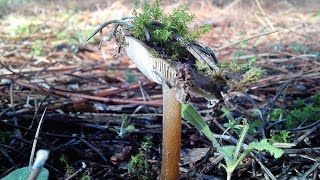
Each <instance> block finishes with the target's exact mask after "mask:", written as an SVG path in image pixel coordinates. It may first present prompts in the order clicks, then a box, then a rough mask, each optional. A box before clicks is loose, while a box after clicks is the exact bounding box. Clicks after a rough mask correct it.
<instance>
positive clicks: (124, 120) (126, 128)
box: [110, 114, 135, 137]
mask: <svg viewBox="0 0 320 180" xmlns="http://www.w3.org/2000/svg"><path fill="white" fill-rule="evenodd" d="M110 130H111V131H114V132H116V133H117V134H118V135H119V136H120V137H123V136H124V134H125V133H129V132H132V131H134V130H135V127H134V126H133V125H131V124H129V123H128V115H127V114H122V115H121V125H120V127H119V128H117V127H114V128H110Z"/></svg>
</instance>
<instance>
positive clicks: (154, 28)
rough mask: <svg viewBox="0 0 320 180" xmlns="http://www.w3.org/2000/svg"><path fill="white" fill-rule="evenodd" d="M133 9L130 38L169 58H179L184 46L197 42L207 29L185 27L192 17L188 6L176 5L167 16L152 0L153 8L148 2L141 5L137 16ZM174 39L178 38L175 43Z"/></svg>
mask: <svg viewBox="0 0 320 180" xmlns="http://www.w3.org/2000/svg"><path fill="white" fill-rule="evenodd" d="M134 7H135V8H134V12H133V15H134V16H135V18H134V20H133V24H134V27H133V28H132V30H131V32H132V34H133V36H135V37H136V38H138V39H139V40H141V41H144V42H146V43H147V44H148V45H150V46H151V47H156V49H157V50H158V51H164V53H166V54H167V55H169V56H171V58H173V59H179V57H180V58H181V56H182V54H183V51H182V49H183V48H182V47H183V46H184V45H186V44H187V43H188V42H191V41H194V40H197V39H198V38H200V36H201V35H203V34H205V33H206V32H208V31H209V30H210V27H209V26H208V25H202V26H200V27H198V28H196V29H190V28H189V27H188V25H189V24H190V23H191V22H193V21H194V18H195V16H194V15H193V14H192V13H190V11H189V6H188V5H186V4H184V5H180V6H179V7H178V8H176V9H174V10H173V11H172V13H171V14H165V13H164V10H163V9H162V8H161V6H160V1H159V0H155V2H154V4H153V5H151V4H150V2H144V3H143V4H142V5H141V10H142V11H141V13H138V6H137V5H135V6H134ZM147 34H148V35H147ZM148 36H150V37H148ZM175 37H179V38H181V39H180V40H179V41H177V40H176V38H175Z"/></svg>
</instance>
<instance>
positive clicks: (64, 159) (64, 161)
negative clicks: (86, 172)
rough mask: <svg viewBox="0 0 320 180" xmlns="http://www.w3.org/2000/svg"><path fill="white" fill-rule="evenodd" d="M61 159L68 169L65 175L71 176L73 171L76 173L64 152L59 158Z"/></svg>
mask: <svg viewBox="0 0 320 180" xmlns="http://www.w3.org/2000/svg"><path fill="white" fill-rule="evenodd" d="M59 161H60V162H61V163H62V164H64V166H65V170H66V174H65V176H66V177H68V176H70V175H71V174H72V173H74V168H73V167H72V166H71V165H70V164H69V162H68V159H67V157H66V156H65V155H64V154H62V155H61V156H60V158H59Z"/></svg>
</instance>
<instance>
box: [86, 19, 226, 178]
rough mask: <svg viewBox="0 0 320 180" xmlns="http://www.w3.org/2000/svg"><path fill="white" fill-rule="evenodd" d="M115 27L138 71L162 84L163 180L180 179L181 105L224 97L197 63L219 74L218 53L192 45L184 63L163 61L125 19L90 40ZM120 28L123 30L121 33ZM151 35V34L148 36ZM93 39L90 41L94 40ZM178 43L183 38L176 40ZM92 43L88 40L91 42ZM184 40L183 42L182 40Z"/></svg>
mask: <svg viewBox="0 0 320 180" xmlns="http://www.w3.org/2000/svg"><path fill="white" fill-rule="evenodd" d="M111 23H114V24H115V26H114V31H113V32H112V34H111V35H113V36H114V38H115V39H116V41H117V43H118V45H119V46H120V47H122V48H124V49H125V51H126V53H127V55H128V56H129V58H130V59H131V60H132V61H133V62H134V63H135V64H136V65H137V68H138V69H139V70H140V71H141V72H142V73H143V74H144V75H145V76H146V77H147V78H148V79H150V80H152V81H154V82H156V83H158V84H161V85H162V91H163V142H162V165H161V179H178V178H179V160H180V143H181V103H184V102H186V101H188V100H189V98H190V94H189V93H190V92H192V93H196V94H199V95H201V96H203V97H205V98H207V99H209V100H213V99H216V96H219V97H220V96H221V94H220V90H222V89H223V87H224V84H223V83H222V82H220V81H213V78H212V77H211V76H208V75H206V74H203V73H200V72H197V70H196V69H195V65H194V64H195V61H200V62H201V63H203V64H205V65H206V66H208V67H209V68H211V69H212V70H213V71H216V70H218V67H217V66H216V63H217V60H216V58H215V55H214V53H213V52H212V51H211V50H210V48H208V47H207V46H205V45H202V44H200V43H198V42H190V43H188V44H186V45H185V47H184V53H185V54H187V57H189V58H186V59H187V60H186V61H184V62H178V61H173V60H171V59H170V58H165V57H161V55H159V54H157V53H156V51H155V50H154V49H153V48H151V47H150V46H148V45H147V44H146V43H144V42H142V41H140V40H139V39H137V38H135V37H133V36H132V35H131V34H130V28H129V29H128V27H130V26H131V27H132V26H133V24H131V22H125V21H124V19H121V20H113V21H109V22H106V23H104V24H103V25H101V26H100V27H99V28H98V29H97V30H96V31H95V32H94V33H93V35H91V36H90V38H91V37H93V36H94V35H95V34H96V33H98V32H102V29H103V28H104V27H106V26H107V25H109V24H111ZM119 26H121V27H122V28H121V29H120V30H119ZM146 34H147V33H146ZM90 38H89V39H90ZM174 38H175V39H174V40H175V41H180V40H181V37H179V36H174ZM89 39H88V40H89ZM182 40H183V39H182Z"/></svg>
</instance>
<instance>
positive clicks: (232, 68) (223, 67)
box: [196, 58, 265, 92]
mask: <svg viewBox="0 0 320 180" xmlns="http://www.w3.org/2000/svg"><path fill="white" fill-rule="evenodd" d="M255 62H256V58H251V59H249V60H248V62H247V63H243V64H240V63H239V62H238V61H237V60H236V59H234V60H232V61H230V62H224V63H220V64H219V65H218V70H217V71H213V70H212V69H210V68H209V66H208V65H207V64H203V63H201V62H200V61H197V62H196V68H197V71H199V72H202V73H204V74H207V75H208V76H212V77H213V79H214V80H215V81H221V80H222V81H225V82H226V83H227V86H228V87H229V89H228V91H230V92H232V91H245V90H246V87H248V86H249V85H250V84H252V83H254V82H255V81H256V80H257V79H258V78H259V77H261V76H262V75H263V74H265V71H264V70H262V69H261V68H260V67H255V66H254V64H255Z"/></svg>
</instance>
